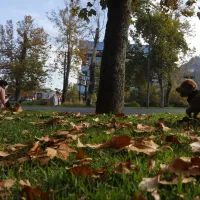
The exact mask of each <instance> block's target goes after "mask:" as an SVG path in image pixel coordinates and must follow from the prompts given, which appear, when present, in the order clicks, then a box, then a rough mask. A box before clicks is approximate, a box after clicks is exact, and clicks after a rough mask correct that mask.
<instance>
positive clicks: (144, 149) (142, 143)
mask: <svg viewBox="0 0 200 200" xmlns="http://www.w3.org/2000/svg"><path fill="white" fill-rule="evenodd" d="M158 147H159V146H158V145H157V144H156V143H154V142H153V141H152V140H151V139H149V138H138V139H134V140H132V144H131V145H129V146H128V147H127V149H128V151H136V152H138V153H145V154H147V155H152V154H153V153H154V152H156V151H159V148H158Z"/></svg>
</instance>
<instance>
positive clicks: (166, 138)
mask: <svg viewBox="0 0 200 200" xmlns="http://www.w3.org/2000/svg"><path fill="white" fill-rule="evenodd" d="M160 140H161V141H165V142H169V143H175V144H180V143H181V142H180V141H179V139H178V137H177V136H176V135H166V136H164V135H163V136H161V137H160Z"/></svg>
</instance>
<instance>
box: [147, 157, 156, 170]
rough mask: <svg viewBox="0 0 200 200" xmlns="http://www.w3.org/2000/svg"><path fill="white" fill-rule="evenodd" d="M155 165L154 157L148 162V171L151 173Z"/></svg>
mask: <svg viewBox="0 0 200 200" xmlns="http://www.w3.org/2000/svg"><path fill="white" fill-rule="evenodd" d="M155 165H156V161H155V159H154V157H150V159H149V162H148V168H149V171H152V170H153V169H154V167H155Z"/></svg>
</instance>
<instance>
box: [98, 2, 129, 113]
mask: <svg viewBox="0 0 200 200" xmlns="http://www.w3.org/2000/svg"><path fill="white" fill-rule="evenodd" d="M107 5H108V21H107V25H106V33H105V38H104V50H103V57H102V62H101V71H100V82H99V91H98V96H97V105H96V113H118V112H120V113H121V112H123V108H124V83H125V59H126V46H127V42H128V28H129V24H130V9H131V0H108V1H107Z"/></svg>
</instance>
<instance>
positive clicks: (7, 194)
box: [0, 192, 11, 199]
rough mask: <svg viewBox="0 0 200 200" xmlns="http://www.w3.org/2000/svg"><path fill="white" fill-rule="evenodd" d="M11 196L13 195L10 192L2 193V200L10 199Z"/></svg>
mask: <svg viewBox="0 0 200 200" xmlns="http://www.w3.org/2000/svg"><path fill="white" fill-rule="evenodd" d="M10 196H11V194H10V193H8V192H0V199H9V197H10Z"/></svg>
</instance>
